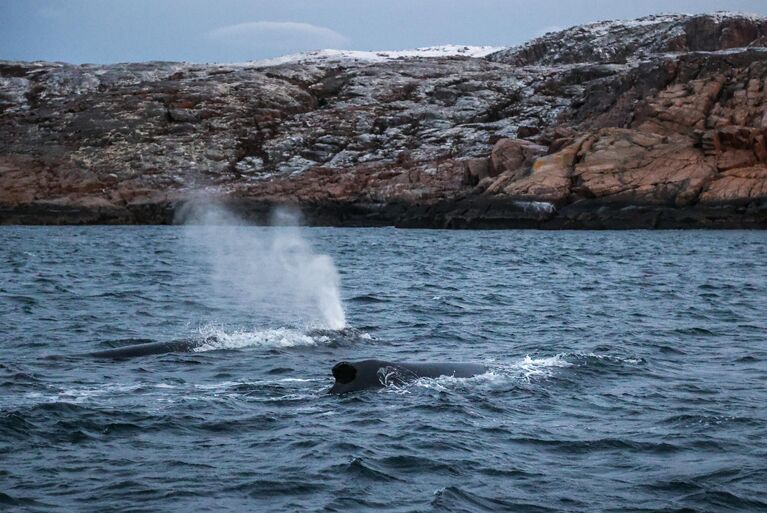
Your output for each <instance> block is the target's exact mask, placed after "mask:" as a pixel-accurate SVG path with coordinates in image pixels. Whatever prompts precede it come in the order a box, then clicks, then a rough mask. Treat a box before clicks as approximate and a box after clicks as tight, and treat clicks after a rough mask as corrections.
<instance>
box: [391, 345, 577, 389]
mask: <svg viewBox="0 0 767 513" xmlns="http://www.w3.org/2000/svg"><path fill="white" fill-rule="evenodd" d="M566 357H567V355H566V354H564V353H562V354H557V355H554V356H549V357H543V358H532V357H530V356H529V355H526V356H525V357H524V358H522V359H521V360H518V361H515V362H512V363H508V364H497V363H495V364H490V365H488V370H487V372H485V373H483V374H478V375H476V376H473V377H470V378H457V377H454V376H439V377H437V378H419V379H417V380H415V381H413V382H412V383H409V384H405V385H402V384H399V383H397V384H393V385H389V386H387V387H386V390H389V391H391V392H393V393H409V389H410V388H411V387H412V386H416V387H421V388H427V389H432V390H437V391H446V390H454V389H456V388H459V387H465V386H481V385H495V384H497V385H503V384H508V383H519V382H523V383H530V382H532V381H535V380H539V379H546V378H549V377H551V376H552V375H554V373H555V372H556V369H561V368H566V367H572V366H573V365H574V364H573V363H571V362H569V361H567V359H566Z"/></svg>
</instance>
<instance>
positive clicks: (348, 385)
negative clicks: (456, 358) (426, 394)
mask: <svg viewBox="0 0 767 513" xmlns="http://www.w3.org/2000/svg"><path fill="white" fill-rule="evenodd" d="M332 372H333V377H335V378H336V382H335V383H334V384H333V386H332V387H331V388H330V390H328V393H329V394H346V393H349V392H357V391H359V390H368V389H374V388H383V387H385V386H387V385H389V384H398V383H405V382H407V381H412V380H415V379H418V378H437V377H440V376H452V377H456V378H471V377H474V376H478V375H480V374H484V373H486V372H487V367H485V366H484V365H481V364H477V363H449V362H446V363H411V362H387V361H384V360H361V361H357V362H339V363H337V364H336V365H335V366H334V367H333V371H332Z"/></svg>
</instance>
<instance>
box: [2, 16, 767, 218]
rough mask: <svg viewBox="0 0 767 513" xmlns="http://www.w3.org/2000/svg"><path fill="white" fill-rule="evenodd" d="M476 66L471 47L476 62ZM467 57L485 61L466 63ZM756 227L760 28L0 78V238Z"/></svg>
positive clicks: (586, 33) (692, 26)
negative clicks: (35, 233)
mask: <svg viewBox="0 0 767 513" xmlns="http://www.w3.org/2000/svg"><path fill="white" fill-rule="evenodd" d="M489 52H490V53H489ZM485 54H486V55H485ZM211 201H213V202H217V203H221V204H225V205H227V206H228V207H229V208H231V209H232V210H235V211H237V212H238V213H240V214H241V215H242V216H244V217H245V218H247V219H249V220H252V221H254V222H266V220H267V217H268V212H269V210H270V209H271V207H272V206H274V205H281V204H289V205H294V206H297V207H298V208H300V209H301V210H302V211H303V213H304V216H305V218H306V220H307V222H308V223H310V224H318V225H339V226H382V225H396V226H402V227H434V228H550V229H561V228H594V229H602V228H767V19H764V18H757V17H749V16H742V15H734V14H713V15H706V16H681V15H678V16H676V15H675V16H653V17H648V18H642V19H639V20H634V21H624V22H602V23H596V24H591V25H586V26H581V27H574V28H571V29H567V30H565V31H563V32H558V33H553V34H547V35H545V36H543V37H541V38H539V39H536V40H533V41H531V42H529V43H527V44H525V45H523V46H521V47H515V48H509V49H503V50H500V51H495V52H491V50H487V51H474V50H473V49H472V48H468V47H451V48H450V49H449V51H448V50H446V51H440V50H439V49H429V51H424V52H418V51H414V52H392V53H391V54H386V53H373V54H365V53H364V52H346V53H344V52H319V53H317V54H305V55H303V56H300V57H297V58H294V59H291V58H284V59H276V60H273V61H271V62H260V63H259V62H251V63H242V64H231V65H204V64H189V63H168V62H149V63H133V64H112V65H70V64H62V63H50V62H7V61H1V62H0V224H14V223H16V224H96V223H174V222H182V221H184V218H185V215H186V212H189V211H190V210H193V209H194V205H195V204H197V203H200V202H211Z"/></svg>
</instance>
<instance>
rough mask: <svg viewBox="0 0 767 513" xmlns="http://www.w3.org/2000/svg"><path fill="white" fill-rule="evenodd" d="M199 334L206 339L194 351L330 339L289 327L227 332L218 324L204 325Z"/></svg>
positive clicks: (296, 344)
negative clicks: (313, 335)
mask: <svg viewBox="0 0 767 513" xmlns="http://www.w3.org/2000/svg"><path fill="white" fill-rule="evenodd" d="M199 335H200V337H201V338H203V339H205V340H206V341H205V342H204V343H203V344H202V345H200V346H197V347H195V348H194V349H193V351H195V352H205V351H217V350H221V349H243V348H264V347H266V348H277V347H299V346H316V345H318V344H322V343H327V342H329V341H330V338H329V337H328V336H326V335H321V336H318V337H316V338H315V337H312V336H311V335H307V334H306V333H304V332H302V331H300V330H296V329H291V328H276V329H264V330H254V331H247V330H235V331H232V332H227V331H225V330H224V329H223V328H221V327H219V326H216V325H206V326H203V327H201V328H200V329H199Z"/></svg>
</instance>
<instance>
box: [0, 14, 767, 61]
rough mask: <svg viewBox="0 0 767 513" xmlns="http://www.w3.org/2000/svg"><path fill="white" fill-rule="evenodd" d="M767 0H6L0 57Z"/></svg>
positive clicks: (552, 19)
mask: <svg viewBox="0 0 767 513" xmlns="http://www.w3.org/2000/svg"><path fill="white" fill-rule="evenodd" d="M717 10H726V11H737V12H744V13H753V14H759V15H762V16H767V0H630V1H629V0H534V1H531V0H378V1H372V0H271V1H269V0H215V1H213V0H0V60H56V61H65V62H72V63H84V62H91V63H110V62H127V61H147V60H172V61H191V62H241V61H247V60H253V59H262V58H266V57H274V56H278V55H284V54H286V53H293V52H299V51H306V50H316V49H321V48H337V49H354V50H401V49H408V48H416V47H421V46H432V45H441V44H449V43H453V44H467V45H494V46H511V45H515V44H518V43H521V42H524V41H526V40H528V39H531V38H533V37H535V36H537V35H540V34H543V33H545V32H547V31H549V30H555V29H558V28H565V27H569V26H572V25H578V24H581V23H587V22H592V21H598V20H604V19H627V18H635V17H639V16H644V15H648V14H658V13H669V12H682V13H701V12H713V11H717Z"/></svg>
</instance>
